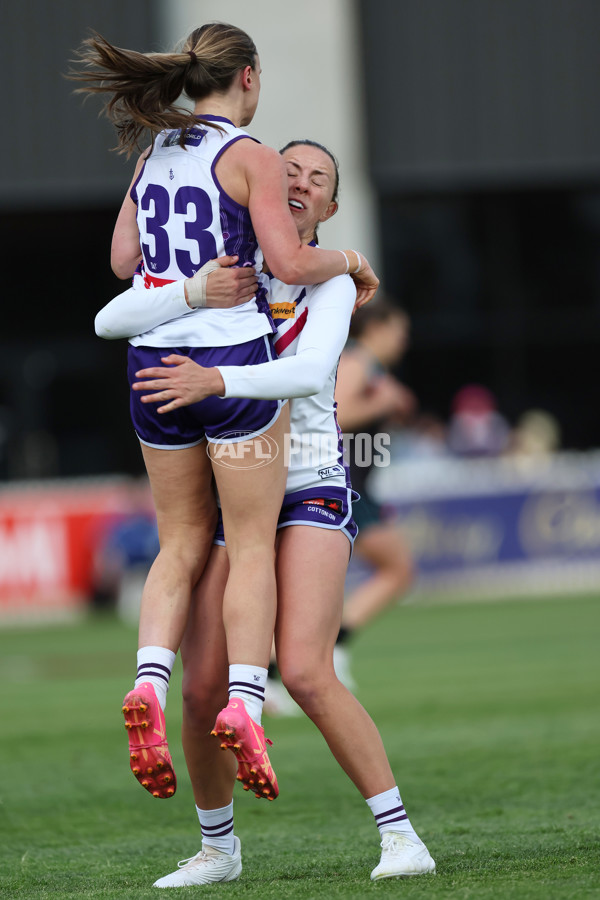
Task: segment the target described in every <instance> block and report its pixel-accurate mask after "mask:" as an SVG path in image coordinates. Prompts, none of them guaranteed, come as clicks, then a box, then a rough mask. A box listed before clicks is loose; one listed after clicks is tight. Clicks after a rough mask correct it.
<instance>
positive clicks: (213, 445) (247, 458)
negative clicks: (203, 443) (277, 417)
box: [206, 431, 279, 469]
mask: <svg viewBox="0 0 600 900" xmlns="http://www.w3.org/2000/svg"><path fill="white" fill-rule="evenodd" d="M206 452H207V453H208V455H209V456H210V458H211V460H212V462H213V464H215V465H217V466H225V467H226V468H227V469H241V468H243V469H260V468H262V467H263V466H268V465H269V464H270V463H272V462H273V460H274V459H277V457H278V456H279V445H278V444H277V441H275V440H274V439H273V438H272V437H269V435H267V434H258V435H256V434H252V432H250V431H227V432H224V433H223V434H219V435H217V436H216V437H215V438H213V439H212V440H210V441H209V442H208V445H207V447H206Z"/></svg>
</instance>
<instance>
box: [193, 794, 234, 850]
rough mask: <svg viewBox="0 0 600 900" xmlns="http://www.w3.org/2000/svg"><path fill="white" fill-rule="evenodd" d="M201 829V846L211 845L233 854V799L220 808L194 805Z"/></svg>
mask: <svg viewBox="0 0 600 900" xmlns="http://www.w3.org/2000/svg"><path fill="white" fill-rule="evenodd" d="M196 812H197V813H198V819H199V820H200V828H201V829H202V848H203V849H204V848H205V847H213V848H214V849H215V850H220V851H221V853H229V855H230V856H231V855H232V854H233V849H234V845H233V800H232V801H231V803H230V804H229V806H222V807H221V808H220V809H200V807H198V806H197V807H196Z"/></svg>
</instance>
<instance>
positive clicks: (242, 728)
mask: <svg viewBox="0 0 600 900" xmlns="http://www.w3.org/2000/svg"><path fill="white" fill-rule="evenodd" d="M211 734H212V735H213V736H214V737H218V738H220V739H221V748H222V749H223V750H232V751H233V753H234V754H235V757H236V759H237V761H238V774H237V780H238V781H241V782H242V787H243V788H244V790H245V791H250V790H252V791H254V793H255V794H256V796H257V797H259V798H262V797H266V798H267V800H274V799H275V798H276V797H277V796H278V794H279V788H278V786H277V777H276V775H275V772H274V771H273V767H272V766H271V763H270V761H269V755H268V753H267V747H266V745H267V744H269V746H271V745H272V742H271V741H269V740H268V739H265V730H264V728H262V727H261V726H260V725H257V724H256V722H254V721H253V720H252V719H251V718H250V716H249V715H248V713H247V711H246V707H245V706H244V701H243V700H241V699H240V698H239V697H232V698H231V700H230V701H229V703H228V705H227V706H226V707H225V709H222V710H221V712H220V713H219V715H218V716H217V721H216V722H215V727H214V728H213V730H212V731H211Z"/></svg>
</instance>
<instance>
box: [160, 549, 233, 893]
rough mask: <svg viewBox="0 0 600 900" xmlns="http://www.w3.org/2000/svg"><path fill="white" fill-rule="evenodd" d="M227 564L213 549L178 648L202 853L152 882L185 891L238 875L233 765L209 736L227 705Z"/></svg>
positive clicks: (188, 757)
mask: <svg viewBox="0 0 600 900" xmlns="http://www.w3.org/2000/svg"><path fill="white" fill-rule="evenodd" d="M228 573H229V564H228V561H227V553H226V551H225V549H224V548H223V547H217V546H214V547H213V549H212V551H211V555H210V557H209V559H208V562H207V564H206V567H205V569H204V572H203V574H202V577H201V579H200V581H199V583H198V585H197V587H196V589H195V590H194V593H193V596H192V606H191V609H190V615H189V619H188V623H187V627H186V631H185V634H184V637H183V640H182V642H181V660H182V663H183V728H182V738H183V750H184V753H185V759H186V763H187V767H188V772H189V775H190V780H191V782H192V789H193V793H194V800H195V803H196V810H195V813H196V815H197V817H198V820H199V823H200V829H201V839H202V847H201V850H200V851H199V852H198V853H197V854H196V855H195V856H193V857H191V858H190V859H189V861H188V862H187V863H186V864H185V865H183V866H181V867H180V868H178V869H177V870H176V871H174V872H171V873H170V874H169V875H166V876H165V877H164V878H161V879H159V881H157V882H156V884H155V886H156V887H185V886H193V885H200V884H210V883H212V882H217V881H233V880H234V879H236V878H238V877H239V875H240V872H241V870H242V864H241V852H240V842H239V839H238V838H236V837H235V836H234V833H233V786H234V784H235V775H236V771H237V763H236V760H235V758H234V756H233V755H232V754H231V753H223V752H222V750H221V749H220V747H219V744H218V743H217V742H216V741H215V740H214V739H213V738H212V737H211V736H210V730H211V728H212V726H213V723H214V721H215V716H216V715H217V713H218V712H219V710H220V709H221V707H222V706H223V704H224V703H226V702H227V684H228V664H227V647H226V642H225V631H224V628H223V616H222V599H223V592H224V590H225V585H226V583H227V576H228Z"/></svg>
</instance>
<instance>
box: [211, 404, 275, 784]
mask: <svg viewBox="0 0 600 900" xmlns="http://www.w3.org/2000/svg"><path fill="white" fill-rule="evenodd" d="M287 427H288V407H287V405H286V406H285V407H284V408H283V410H282V411H281V412H280V414H279V416H278V418H277V420H276V421H275V422H274V423H273V424H272V425H271V427H270V428H269V429H268V430H267V431H266V432H264V433H263V434H262V435H261V438H262V439H261V440H257V441H248V442H246V446H245V447H244V448H243V449H244V452H243V453H240V452H237V453H234V454H230V455H228V456H226V455H224V454H223V453H222V445H218V444H216V445H212V446H211V451H212V455H213V469H214V473H215V479H216V482H217V487H218V491H219V498H220V501H221V509H222V513H223V525H224V531H225V540H226V543H227V555H228V557H229V565H230V573H229V578H228V580H227V587H226V589H225V596H224V599H223V622H224V626H225V632H226V635H227V653H228V658H229V664H230V668H229V683H230V691H229V697H230V700H229V703H228V705H227V707H226V708H225V709H224V710H223V711H222V712H221V713H219V715H218V716H217V719H216V721H215V727H214V730H213V731H214V734H215V736H218V737H219V738H220V740H221V743H222V744H225V745H226V746H228V747H229V748H230V749H231V750H233V752H234V754H235V755H236V757H237V760H238V764H239V766H238V772H239V775H240V776H241V778H242V781H243V784H244V786H245V787H247V788H250V789H252V790H253V791H254V792H255V793H256V795H257V796H259V797H260V796H264V797H266V798H268V799H270V800H273V799H275V797H276V796H277V795H278V793H279V789H278V786H277V779H276V777H275V773H274V772H273V769H272V767H271V763H270V761H269V757H268V753H267V748H266V742H265V737H264V730H263V728H262V726H261V714H262V705H263V702H264V693H265V685H266V680H267V668H268V664H269V653H270V648H271V641H272V637H273V628H274V625H275V612H276V603H277V595H276V585H275V533H276V526H277V519H278V515H279V510H280V508H281V503H282V500H283V493H284V489H285V480H286V469H285V466H284V464H283V446H284V435H285V433H286V430H287ZM266 446H269V447H271V448H277V449H278V453H277V456H275V455H274V454H273V456H274V458H273V459H272V460H271V461H270V462H269V463H268V464H267V465H265V464H264V462H265V459H264V455H265V447H266ZM233 447H234V448H235V445H233ZM224 460H227V465H224V464H223V461H224Z"/></svg>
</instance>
